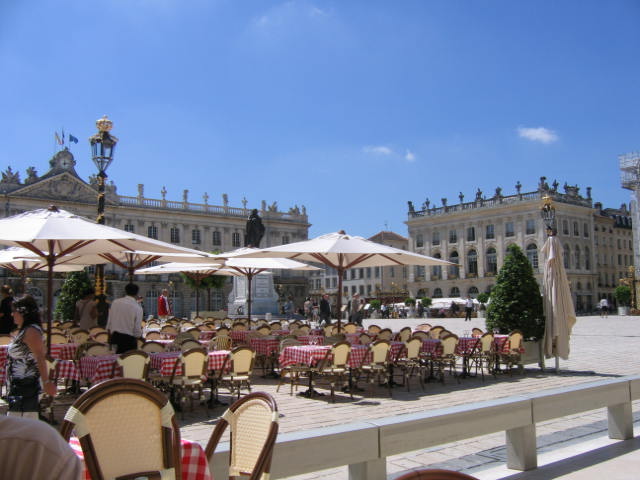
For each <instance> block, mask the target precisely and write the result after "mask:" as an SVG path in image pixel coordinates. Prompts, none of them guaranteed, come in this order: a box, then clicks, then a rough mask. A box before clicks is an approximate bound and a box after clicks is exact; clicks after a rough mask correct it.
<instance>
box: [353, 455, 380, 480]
mask: <svg viewBox="0 0 640 480" xmlns="http://www.w3.org/2000/svg"><path fill="white" fill-rule="evenodd" d="M349 480H387V459H386V458H378V459H376V460H370V461H368V462H362V463H353V464H351V465H349Z"/></svg>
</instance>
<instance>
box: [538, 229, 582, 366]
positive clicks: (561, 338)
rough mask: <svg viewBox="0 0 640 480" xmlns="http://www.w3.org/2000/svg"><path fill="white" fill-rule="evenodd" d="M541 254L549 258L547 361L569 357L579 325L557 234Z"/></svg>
mask: <svg viewBox="0 0 640 480" xmlns="http://www.w3.org/2000/svg"><path fill="white" fill-rule="evenodd" d="M541 253H542V255H543V257H544V259H545V261H544V271H543V279H542V289H543V295H542V298H543V307H544V316H545V329H544V353H545V356H546V357H547V358H549V357H552V356H555V357H556V369H557V368H558V364H557V359H558V357H561V358H563V359H564V360H566V359H568V358H569V338H570V337H571V329H572V328H573V325H574V324H575V323H576V313H575V310H574V308H573V300H572V298H571V290H570V288H569V281H568V279H567V272H566V271H565V269H564V261H563V250H562V245H560V240H558V238H557V237H556V236H555V235H551V236H549V237H548V238H547V241H546V242H545V244H544V246H543V247H542V250H541Z"/></svg>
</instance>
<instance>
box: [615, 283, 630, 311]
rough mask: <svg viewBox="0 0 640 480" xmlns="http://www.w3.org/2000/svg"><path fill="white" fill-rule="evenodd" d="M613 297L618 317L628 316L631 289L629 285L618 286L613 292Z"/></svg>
mask: <svg viewBox="0 0 640 480" xmlns="http://www.w3.org/2000/svg"><path fill="white" fill-rule="evenodd" d="M613 296H614V297H616V301H617V302H618V315H629V304H630V303H631V288H630V287H629V285H618V286H617V287H616V289H615V290H614V291H613Z"/></svg>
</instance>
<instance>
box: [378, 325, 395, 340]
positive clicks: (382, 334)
mask: <svg viewBox="0 0 640 480" xmlns="http://www.w3.org/2000/svg"><path fill="white" fill-rule="evenodd" d="M392 338H393V332H392V331H391V329H390V328H383V329H382V330H380V331H379V332H378V337H377V339H378V340H386V341H387V342H390V341H391V339H392Z"/></svg>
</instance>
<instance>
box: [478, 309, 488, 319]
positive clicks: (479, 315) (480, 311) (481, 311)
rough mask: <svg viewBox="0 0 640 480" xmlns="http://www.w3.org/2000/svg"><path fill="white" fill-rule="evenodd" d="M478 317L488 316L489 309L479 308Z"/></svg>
mask: <svg viewBox="0 0 640 480" xmlns="http://www.w3.org/2000/svg"><path fill="white" fill-rule="evenodd" d="M477 313H478V318H487V311H486V310H478V312H477Z"/></svg>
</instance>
